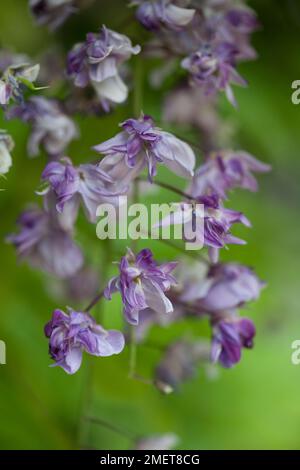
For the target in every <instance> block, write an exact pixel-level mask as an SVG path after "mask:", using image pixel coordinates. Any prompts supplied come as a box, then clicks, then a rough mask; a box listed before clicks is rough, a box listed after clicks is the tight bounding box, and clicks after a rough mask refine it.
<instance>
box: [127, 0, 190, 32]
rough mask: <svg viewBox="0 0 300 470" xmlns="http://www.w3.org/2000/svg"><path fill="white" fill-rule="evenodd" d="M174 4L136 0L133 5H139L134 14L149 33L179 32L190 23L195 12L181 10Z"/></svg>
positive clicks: (161, 1) (163, 0) (163, 1)
mask: <svg viewBox="0 0 300 470" xmlns="http://www.w3.org/2000/svg"><path fill="white" fill-rule="evenodd" d="M174 3H175V2H174V1H172V0H154V1H144V0H136V1H135V2H134V4H137V5H140V6H139V8H138V10H137V13H136V16H137V19H138V20H139V21H140V22H141V23H142V25H143V26H144V27H145V28H147V29H149V30H151V31H157V30H159V29H160V28H167V29H171V30H175V31H177V30H180V29H181V28H183V27H185V26H186V25H187V24H188V23H190V22H191V21H192V19H193V16H194V14H195V10H192V9H188V8H182V7H180V6H177V5H174Z"/></svg>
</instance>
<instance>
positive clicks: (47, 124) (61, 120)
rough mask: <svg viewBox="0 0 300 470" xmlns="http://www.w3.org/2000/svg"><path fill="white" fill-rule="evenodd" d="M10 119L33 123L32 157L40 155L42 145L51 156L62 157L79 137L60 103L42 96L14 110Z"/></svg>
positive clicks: (29, 144)
mask: <svg viewBox="0 0 300 470" xmlns="http://www.w3.org/2000/svg"><path fill="white" fill-rule="evenodd" d="M8 117H9V118H12V117H17V118H20V119H22V120H23V121H25V122H29V123H31V125H32V133H31V136H30V138H29V141H28V153H29V155H30V156H32V157H34V156H36V155H38V154H39V151H40V146H41V145H43V147H44V148H45V151H46V152H47V154H48V155H49V156H51V157H56V158H57V157H59V156H62V155H63V153H64V150H65V149H66V147H67V146H68V145H69V143H70V142H71V140H73V139H75V138H76V137H78V130H77V127H76V125H75V124H74V122H73V121H72V119H71V118H69V117H68V116H67V115H66V114H64V113H63V112H62V111H61V109H60V107H59V104H58V102H56V101H54V100H49V99H47V98H44V97H42V96H33V97H31V98H30V99H29V100H28V101H27V102H26V103H25V104H24V105H22V106H16V107H14V108H12V109H11V110H10V111H9V115H8Z"/></svg>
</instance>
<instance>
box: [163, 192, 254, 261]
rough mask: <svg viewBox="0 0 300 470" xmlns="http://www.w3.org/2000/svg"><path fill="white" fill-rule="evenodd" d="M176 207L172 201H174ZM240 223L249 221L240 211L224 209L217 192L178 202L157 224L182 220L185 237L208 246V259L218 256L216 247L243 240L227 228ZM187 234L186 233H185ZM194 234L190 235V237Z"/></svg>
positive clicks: (248, 225) (214, 258)
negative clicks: (186, 201) (185, 201)
mask: <svg viewBox="0 0 300 470" xmlns="http://www.w3.org/2000/svg"><path fill="white" fill-rule="evenodd" d="M173 206H174V207H175V204H174V205H173ZM236 223H242V224H244V225H246V226H247V227H250V226H251V224H250V222H249V220H248V219H247V218H246V217H245V216H244V215H243V214H242V213H241V212H237V211H234V210H231V209H226V208H225V207H223V205H222V204H221V202H220V200H219V198H218V196H216V195H215V194H214V195H211V196H202V197H199V198H197V200H195V201H193V202H190V203H189V204H187V203H178V204H177V205H176V209H175V210H174V211H173V212H171V213H170V214H169V215H167V216H166V217H165V218H164V219H163V220H162V221H161V222H160V224H159V225H160V226H161V227H165V226H168V225H177V224H182V226H183V228H184V236H185V237H184V238H186V239H187V240H188V241H189V242H190V243H194V244H198V245H199V246H200V247H201V246H207V247H208V248H209V255H210V258H211V261H212V262H213V263H216V262H217V261H218V259H219V250H220V249H221V248H223V247H225V246H226V245H227V244H234V245H244V244H245V243H246V242H245V241H244V240H241V239H240V238H237V237H235V236H233V235H232V234H231V232H230V229H231V227H232V225H233V224H236ZM187 233H188V234H189V236H188V237H187V236H186V234H187ZM191 237H193V239H190V238H191Z"/></svg>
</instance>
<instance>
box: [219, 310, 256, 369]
mask: <svg viewBox="0 0 300 470" xmlns="http://www.w3.org/2000/svg"><path fill="white" fill-rule="evenodd" d="M255 333H256V330H255V326H254V324H253V322H252V320H250V319H249V318H241V317H238V316H236V315H230V316H229V315H228V316H227V318H225V319H221V320H219V321H216V322H214V324H213V338H212V349H211V359H212V361H213V362H219V363H220V364H221V365H222V366H223V367H226V368H230V367H233V366H234V365H235V364H237V363H238V362H239V361H240V359H241V354H242V349H243V348H246V349H251V348H252V347H253V339H254V336H255Z"/></svg>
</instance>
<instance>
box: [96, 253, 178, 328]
mask: <svg viewBox="0 0 300 470" xmlns="http://www.w3.org/2000/svg"><path fill="white" fill-rule="evenodd" d="M176 265H177V263H176V262H171V263H165V264H161V265H158V264H157V263H156V261H155V260H154V259H153V254H152V252H151V250H149V249H144V250H142V251H140V252H139V253H138V254H137V255H135V254H134V253H133V252H132V251H131V250H130V249H128V250H127V254H126V256H123V258H122V259H121V262H120V264H119V270H120V274H119V276H116V277H114V278H112V279H111V280H110V282H109V284H108V286H107V288H106V289H105V291H104V296H105V297H106V298H107V299H109V300H110V299H111V296H112V294H113V293H114V292H120V293H121V297H122V302H123V312H124V315H125V318H126V320H127V321H128V323H131V324H133V325H137V324H138V323H139V312H140V311H142V310H144V309H146V308H148V307H149V308H150V309H152V310H154V311H155V312H158V313H160V314H162V315H164V314H168V313H172V312H173V305H172V303H171V301H170V300H169V299H168V297H167V296H166V295H165V292H167V291H168V290H169V289H170V288H171V286H173V285H175V284H176V280H175V278H174V277H173V276H172V275H171V274H170V273H171V272H172V271H173V269H175V267H176Z"/></svg>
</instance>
